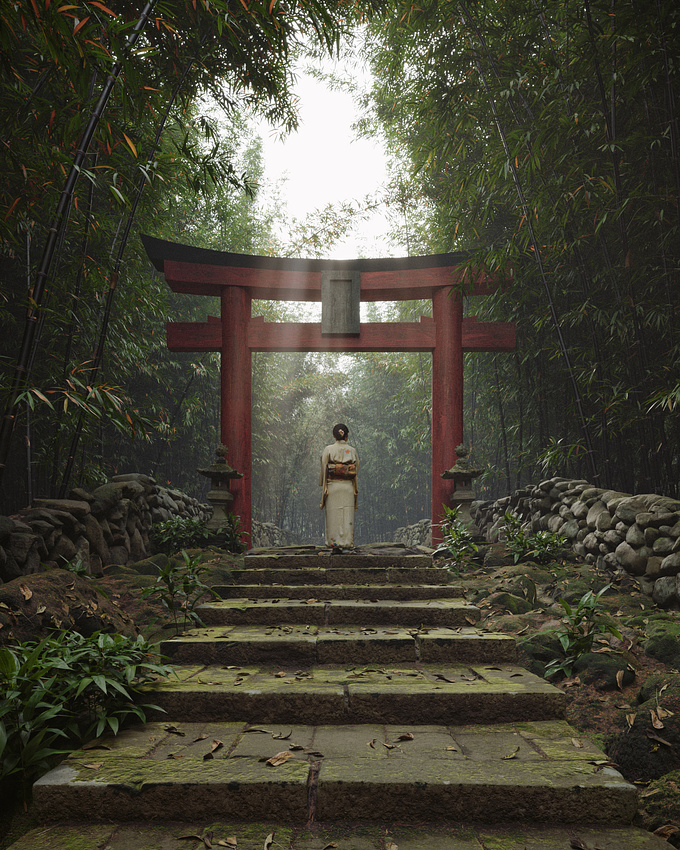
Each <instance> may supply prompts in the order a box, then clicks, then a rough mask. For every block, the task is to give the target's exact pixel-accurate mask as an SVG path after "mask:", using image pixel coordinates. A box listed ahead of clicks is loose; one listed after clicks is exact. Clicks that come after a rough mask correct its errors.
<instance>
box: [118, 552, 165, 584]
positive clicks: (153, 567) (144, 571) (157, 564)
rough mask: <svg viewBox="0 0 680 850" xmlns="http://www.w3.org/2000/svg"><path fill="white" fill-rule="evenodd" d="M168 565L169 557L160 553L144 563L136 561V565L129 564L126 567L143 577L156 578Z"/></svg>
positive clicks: (146, 559)
mask: <svg viewBox="0 0 680 850" xmlns="http://www.w3.org/2000/svg"><path fill="white" fill-rule="evenodd" d="M167 563H168V556H167V555H164V554H162V553H160V552H159V553H158V554H157V555H152V556H151V557H150V558H145V559H144V560H143V561H135V562H134V563H132V564H127V565H126V566H127V567H128V569H129V570H130V571H132V572H133V573H137V574H138V575H143V576H153V577H154V578H155V577H156V576H157V575H158V573H159V571H160V570H162V569H163V567H164V566H165V565H166V564H167Z"/></svg>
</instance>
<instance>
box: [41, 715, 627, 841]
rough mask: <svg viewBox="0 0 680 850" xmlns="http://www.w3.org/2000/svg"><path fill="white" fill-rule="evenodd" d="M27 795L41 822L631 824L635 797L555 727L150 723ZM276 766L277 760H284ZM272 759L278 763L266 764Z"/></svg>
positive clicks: (90, 752) (83, 755)
mask: <svg viewBox="0 0 680 850" xmlns="http://www.w3.org/2000/svg"><path fill="white" fill-rule="evenodd" d="M98 746H99V747H100V748H94V747H92V746H90V748H89V749H87V750H84V751H82V750H81V751H79V752H77V753H75V754H73V755H72V756H71V757H69V758H67V759H66V760H65V761H64V762H63V763H62V764H61V765H60V766H59V767H57V768H55V769H54V770H52V771H50V772H49V773H48V774H46V775H45V776H44V777H43V778H42V779H40V780H38V782H37V783H36V784H35V785H34V789H33V796H34V802H35V806H36V809H37V814H38V816H39V817H40V818H41V819H42V820H43V821H45V822H50V821H54V820H68V819H78V818H79V817H80V818H82V816H83V813H84V812H86V813H87V817H88V820H90V821H92V822H105V821H109V820H111V819H114V818H115V819H116V820H118V821H129V820H146V821H164V820H169V819H173V820H186V821H192V820H195V819H196V815H197V813H199V812H200V814H201V817H202V818H203V819H205V820H209V819H213V818H218V817H219V818H227V819H231V818H233V819H236V818H238V819H242V820H260V819H262V820H263V819H268V820H274V821H280V822H283V823H286V824H289V825H302V824H304V823H306V822H308V821H309V820H310V819H311V820H314V819H316V820H319V821H322V822H323V821H347V820H366V821H385V820H387V821H392V820H399V821H400V822H402V823H422V822H423V821H431V822H442V821H476V822H480V823H485V824H490V823H503V822H505V821H515V822H519V823H521V824H526V823H600V824H606V825H611V824H625V823H628V822H629V821H630V820H631V819H632V817H633V815H634V814H635V811H636V801H637V792H636V789H635V788H634V786H632V785H630V784H629V783H627V782H626V781H625V780H624V779H623V778H622V777H621V775H620V774H619V773H618V772H617V771H616V770H614V769H613V768H612V767H610V766H609V765H608V764H607V759H606V757H605V756H604V755H603V754H602V753H601V752H600V751H599V750H597V749H596V748H595V747H593V746H592V745H591V744H589V743H588V742H586V741H583V740H577V739H575V738H574V732H573V730H572V729H571V727H570V726H569V725H568V724H566V723H564V722H563V721H557V720H553V721H539V722H517V723H503V724H497V725H488V726H487V725H472V726H469V725H462V726H458V725H456V726H438V725H430V726H416V725H409V724H400V725H386V724H362V725H342V726H337V725H336V726H330V725H317V726H307V725H287V724H285V725H281V724H273V725H267V726H260V725H248V724H243V723H179V722H175V723H168V724H163V723H149V724H147V725H146V726H143V727H139V728H138V729H134V730H129V731H126V732H123V733H122V734H121V735H119V736H118V737H117V738H111V739H108V740H102V741H100V742H98ZM282 754H283V755H282ZM272 759H273V762H272V761H271V760H272Z"/></svg>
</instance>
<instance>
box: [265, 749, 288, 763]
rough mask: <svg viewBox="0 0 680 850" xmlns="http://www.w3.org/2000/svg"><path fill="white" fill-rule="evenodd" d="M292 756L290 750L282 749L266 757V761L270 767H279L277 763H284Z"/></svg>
mask: <svg viewBox="0 0 680 850" xmlns="http://www.w3.org/2000/svg"><path fill="white" fill-rule="evenodd" d="M292 758H294V754H293V753H291V752H290V750H283V752H280V753H277V754H276V755H275V756H272V757H271V758H269V759H267V762H266V763H267V764H270V765H271V766H272V767H279V765H282V764H285V763H286V762H287V761H288V759H292Z"/></svg>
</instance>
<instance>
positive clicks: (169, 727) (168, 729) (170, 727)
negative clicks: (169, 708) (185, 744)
mask: <svg viewBox="0 0 680 850" xmlns="http://www.w3.org/2000/svg"><path fill="white" fill-rule="evenodd" d="M163 728H164V729H165V731H166V732H171V733H172V734H173V735H179V737H180V738H184V736H185V735H186V732H182V730H181V729H178V728H177V727H176V726H173V724H172V723H168V724H166V725H165V726H164V727H163Z"/></svg>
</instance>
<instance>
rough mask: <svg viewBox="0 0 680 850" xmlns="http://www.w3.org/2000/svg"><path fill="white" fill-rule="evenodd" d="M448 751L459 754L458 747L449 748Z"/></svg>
mask: <svg viewBox="0 0 680 850" xmlns="http://www.w3.org/2000/svg"><path fill="white" fill-rule="evenodd" d="M446 749H447V750H450V751H451V752H452V753H457V752H458V747H447V748H446Z"/></svg>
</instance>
